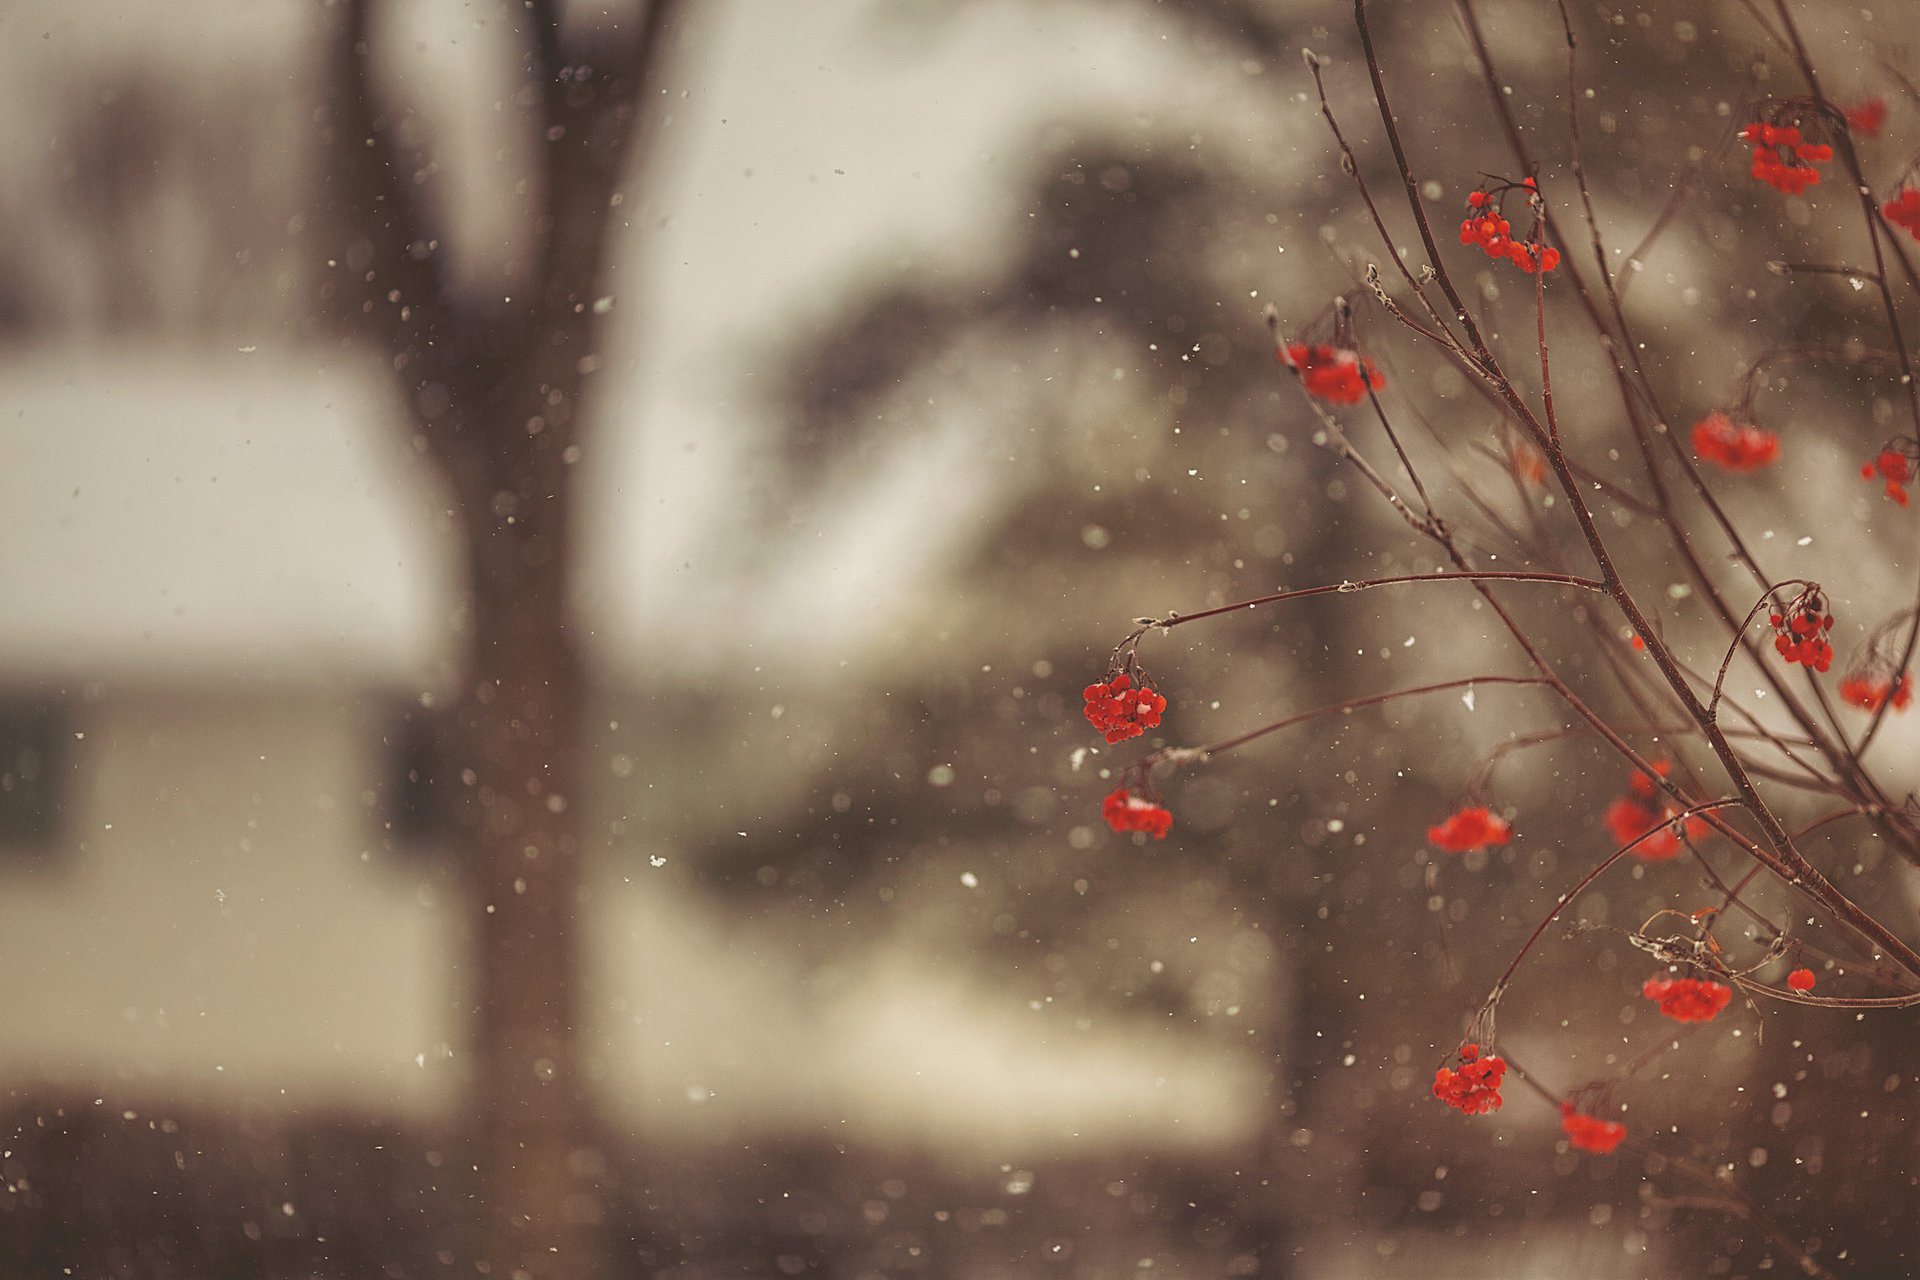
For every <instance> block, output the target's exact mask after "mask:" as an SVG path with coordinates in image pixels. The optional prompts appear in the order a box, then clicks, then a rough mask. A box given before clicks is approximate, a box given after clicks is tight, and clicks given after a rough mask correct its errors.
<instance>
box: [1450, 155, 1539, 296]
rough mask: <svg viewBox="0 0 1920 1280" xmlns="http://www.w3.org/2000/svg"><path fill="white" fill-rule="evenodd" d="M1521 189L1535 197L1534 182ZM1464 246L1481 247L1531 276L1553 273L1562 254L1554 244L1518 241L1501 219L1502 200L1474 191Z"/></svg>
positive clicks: (1462, 229)
mask: <svg viewBox="0 0 1920 1280" xmlns="http://www.w3.org/2000/svg"><path fill="white" fill-rule="evenodd" d="M1514 189H1515V188H1511V187H1509V188H1507V190H1514ZM1518 189H1520V190H1524V191H1526V192H1528V193H1529V194H1532V192H1533V191H1534V182H1533V179H1532V178H1528V179H1527V180H1526V181H1524V182H1522V183H1520V184H1519V188H1518ZM1460 243H1461V244H1477V245H1479V246H1480V249H1481V251H1482V252H1484V253H1485V254H1486V255H1487V256H1488V257H1489V258H1505V259H1506V260H1507V261H1509V262H1511V263H1513V265H1514V266H1516V267H1519V268H1520V269H1521V270H1522V271H1524V272H1526V273H1527V274H1528V275H1532V274H1533V273H1534V272H1536V271H1551V270H1553V269H1554V268H1555V267H1557V266H1559V265H1560V251H1559V250H1558V249H1556V248H1554V247H1553V246H1552V245H1543V244H1537V243H1535V242H1534V241H1532V240H1515V239H1514V238H1513V224H1512V223H1511V222H1508V221H1507V220H1506V219H1505V218H1503V217H1501V216H1500V207H1499V203H1498V198H1497V197H1496V196H1494V195H1491V194H1489V193H1488V192H1485V191H1474V192H1471V193H1469V194H1468V196H1467V216H1466V218H1465V219H1463V220H1462V221H1461V223H1460Z"/></svg>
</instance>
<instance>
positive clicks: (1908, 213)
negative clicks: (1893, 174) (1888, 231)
mask: <svg viewBox="0 0 1920 1280" xmlns="http://www.w3.org/2000/svg"><path fill="white" fill-rule="evenodd" d="M1880 216H1881V217H1883V218H1885V219H1886V220H1887V221H1888V222H1891V223H1892V224H1893V225H1894V226H1896V227H1900V228H1902V229H1903V230H1905V231H1906V233H1907V234H1908V235H1910V236H1912V237H1914V238H1915V239H1916V240H1920V187H1908V188H1906V189H1905V190H1903V191H1902V192H1901V193H1900V194H1899V195H1897V196H1895V197H1894V198H1893V199H1891V200H1889V201H1887V202H1886V203H1885V204H1883V205H1881V206H1880Z"/></svg>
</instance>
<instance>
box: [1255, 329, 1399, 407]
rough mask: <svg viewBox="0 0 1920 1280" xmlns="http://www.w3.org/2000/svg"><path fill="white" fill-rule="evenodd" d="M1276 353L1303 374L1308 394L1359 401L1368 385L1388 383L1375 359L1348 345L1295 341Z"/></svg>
mask: <svg viewBox="0 0 1920 1280" xmlns="http://www.w3.org/2000/svg"><path fill="white" fill-rule="evenodd" d="M1274 354H1275V355H1276V356H1278V357H1279V360H1280V363H1281V364H1284V365H1286V366H1287V367H1288V368H1289V369H1292V370H1293V371H1294V372H1295V373H1297V374H1299V375H1300V380H1301V381H1302V382H1304V383H1305V384H1306V387H1307V394H1308V395H1310V396H1314V397H1317V398H1318V399H1321V400H1325V401H1328V402H1329V403H1331V404H1359V403H1360V402H1361V401H1362V400H1364V399H1366V398H1367V388H1368V387H1372V388H1373V389H1374V390H1375V391H1378V390H1380V388H1382V387H1384V386H1386V385H1387V380H1386V379H1385V378H1383V377H1381V376H1380V371H1379V370H1378V369H1376V368H1374V367H1373V361H1371V360H1368V359H1366V358H1365V357H1363V356H1362V355H1361V354H1360V353H1359V352H1358V351H1352V350H1349V349H1347V348H1345V347H1334V346H1329V345H1327V344H1326V343H1324V342H1316V343H1312V344H1308V343H1305V342H1295V343H1291V344H1289V345H1288V346H1285V347H1281V348H1280V349H1279V350H1277V351H1276V352H1275V353H1274Z"/></svg>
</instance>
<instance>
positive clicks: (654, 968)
mask: <svg viewBox="0 0 1920 1280" xmlns="http://www.w3.org/2000/svg"><path fill="white" fill-rule="evenodd" d="M382 385H383V384H381V383H378V382H375V381H372V380H370V379H368V378H367V377H366V376H365V375H364V373H363V372H362V371H360V370H357V369H354V368H351V367H346V366H335V367H332V368H316V367H315V364H314V362H312V361H310V360H299V359H294V358H292V357H289V356H286V355H273V354H266V353H260V352H253V353H239V352H236V353H231V354H228V355H223V356H220V357H217V358H209V357H207V356H206V355H204V354H195V355H193V356H192V357H191V358H188V357H185V356H183V355H182V354H181V353H178V352H153V353H145V354H134V355H128V354H116V355H114V356H112V357H111V358H107V357H105V356H103V355H101V354H100V353H97V352H91V351H74V352H68V353H60V354H46V353H42V354H38V355H36V356H34V357H33V358H32V359H23V360H16V361H14V362H12V363H11V364H9V365H7V366H5V367H0V401H3V402H4V403H5V405H6V406H7V407H8V409H9V410H10V412H8V413H7V414H6V415H5V417H4V422H3V423H0V438H3V439H4V445H3V448H4V455H5V456H6V457H7V459H8V460H9V466H8V467H7V468H6V470H5V471H4V473H0V521H4V522H5V524H6V526H7V528H6V547H7V550H6V552H5V553H4V555H0V599H5V600H7V601H8V602H9V604H10V607H9V608H8V610H7V611H6V613H5V615H4V618H0V690H4V695H5V696H4V702H3V703H0V706H3V707H4V714H3V715H0V733H4V735H5V737H4V749H5V756H4V769H3V771H0V822H3V823H4V824H5V825H4V827H3V828H0V831H4V837H5V845H4V864H0V885H3V886H4V888H3V890H0V965H5V966H6V967H7V969H8V971H9V972H12V973H14V974H15V975H17V980H16V981H14V982H11V983H7V984H4V986H0V1025H4V1026H6V1027H7V1028H8V1029H9V1034H8V1035H7V1036H6V1037H5V1038H4V1040H0V1085H3V1086H5V1087H7V1088H10V1089H14V1090H31V1089H33V1088H39V1087H56V1088H57V1087H61V1086H65V1087H67V1088H72V1087H80V1088H84V1089H86V1090H88V1091H93V1092H101V1091H105V1092H114V1091H118V1094H119V1096H122V1097H124V1098H126V1099H128V1100H130V1101H131V1100H139V1101H140V1102H142V1103H151V1102H153V1101H154V1100H157V1099H160V1100H163V1099H168V1098H192V1099H205V1100H211V1101H215V1102H219V1103H242V1102H244V1103H246V1104H249V1105H268V1106H273V1107H296V1108H297V1107H304V1106H311V1105H319V1104H325V1103H332V1104H341V1105H345V1106H348V1107H354V1108H361V1109H368V1110H375V1111H381V1112H390V1113H392V1112H397V1113H400V1114H420V1115H423V1116H431V1115H434V1114H445V1113H446V1109H448V1108H450V1107H453V1106H455V1105H457V1099H458V1097H459V1094H460V1092H461V1086H462V1083H463V1081H464V1061H463V1056H462V1047H461V1046H462V1044H463V1040H464V1037H465V1035H466V1033H467V1027H468V1016H469V1015H468V1011H469V1009H470V1006H471V1001H470V1000H469V999H468V998H467V995H466V988H465V986H464V975H465V974H466V973H467V972H469V971H470V970H469V968H468V966H467V963H466V961H467V956H466V952H465V948H466V946H467V944H468V932H467V929H466V913H467V911H469V910H470V909H471V908H470V905H469V903H468V902H467V900H466V898H465V896H464V890H463V886H462V885H461V882H460V879H459V876H458V872H457V856H458V855H457V849H456V848H449V847H447V842H446V841H445V839H444V837H443V833H441V832H439V831H437V830H435V829H434V827H433V825H432V823H431V821H430V818H429V817H427V815H431V814H432V813H433V812H435V811H436V807H435V806H433V805H431V804H424V803H422V802H421V793H420V789H421V788H422V787H424V786H430V785H431V784H432V782H433V781H434V780H433V779H431V778H428V777H425V776H423V771H424V770H426V769H427V768H428V765H427V763H426V762H427V761H428V759H430V753H429V752H428V751H427V750H426V749H425V743H424V740H423V737H422V735H421V733H420V731H419V730H420V726H422V725H423V724H425V723H426V720H427V717H428V715H429V714H430V713H429V710H428V708H429V706H430V704H432V703H433V702H434V701H435V699H436V697H443V696H444V694H445V693H446V691H447V690H448V689H449V688H450V687H451V684H452V681H453V680H455V679H456V678H457V676H456V674H455V670H454V666H453V658H454V654H455V652H456V645H455V640H456V629H457V627H458V625H459V611H460V608H461V604H460V601H459V599H458V596H457V593H456V591H455V590H454V587H453V584H454V582H455V580H456V579H455V572H454V571H455V565H454V547H453V541H452V537H451V531H450V520H451V516H450V514H449V513H447V512H446V511H445V510H444V509H443V508H442V507H441V506H440V505H439V504H438V503H437V502H436V495H435V492H434V490H433V487H432V484H431V482H430V478H429V476H430V473H429V472H428V470H427V469H426V468H425V467H424V466H422V465H420V464H419V462H418V461H417V459H415V458H414V457H413V456H412V454H411V451H410V450H409V448H408V447H407V443H406V437H405V435H404V433H403V432H401V431H399V430H398V429H397V428H396V427H395V425H394V423H393V421H392V410H391V406H390V405H388V404H387V403H386V401H385V400H384V399H383V397H382V395H381V393H380V390H379V388H380V387H381V386H382ZM673 696H674V695H672V693H671V692H669V693H668V694H666V695H665V700H666V701H671V700H672V697H673ZM655 699H656V703H657V702H659V701H660V700H661V696H660V695H659V694H657V693H656V695H655ZM636 701H637V696H636V695H634V694H621V693H619V692H617V691H609V692H608V693H607V695H606V697H605V703H606V705H607V706H608V707H609V708H611V710H610V712H609V716H608V719H607V724H608V725H609V726H610V727H609V729H608V732H607V736H608V745H607V746H606V747H605V749H604V752H602V753H601V754H602V755H603V756H604V759H605V760H606V767H605V768H604V769H598V770H596V774H597V776H598V777H599V778H600V780H601V781H600V786H601V788H602V792H601V794H599V795H597V796H593V797H589V798H588V800H587V803H588V804H589V805H590V807H591V808H592V809H593V810H594V811H596V812H600V813H603V814H605V815H606V818H605V821H604V822H603V823H601V829H603V830H605V831H607V833H608V836H607V841H606V846H605V848H604V849H603V850H602V853H601V856H600V857H599V859H598V861H597V874H596V877H595V881H594V886H593V893H592V896H591V898H590V901H589V903H588V918H589V937H590V939H591V946H592V954H591V956H590V959H589V965H590V969H591V971H592V973H593V988H592V989H593V996H592V999H591V1003H590V1010H589V1012H590V1016H591V1017H592V1018H593V1023H592V1025H591V1026H590V1027H589V1028H588V1029H587V1031H588V1034H587V1039H588V1043H589V1045H590V1046H591V1049H590V1052H591V1056H592V1058H593V1061H594V1063H595V1074H596V1075H597V1077H598V1078H599V1080H600V1081H601V1082H602V1086H603V1088H604V1090H605V1103H606V1105H607V1107H608V1109H609V1111H610V1112H612V1113H613V1114H615V1115H617V1116H625V1117H626V1118H627V1119H628V1120H629V1121H631V1122H632V1123H633V1124H634V1125H636V1126H645V1127H658V1128H664V1129H667V1130H685V1131H689V1132H699V1131H703V1130H710V1129H715V1128H717V1129H718V1130H720V1131H725V1132H745V1133H751V1132H754V1131H762V1130H774V1131H793V1130H807V1131H813V1130H817V1129H819V1128H820V1127H821V1126H827V1127H830V1128H831V1129H833V1130H834V1131H837V1132H854V1133H862V1134H865V1135H866V1136H878V1137H881V1138H882V1139H886V1138H888V1137H896V1138H898V1139H900V1140H904V1141H910V1142H913V1143H916V1144H919V1143H927V1142H931V1143H934V1144H936V1145H938V1144H942V1143H953V1142H958V1143H962V1144H968V1145H970V1144H977V1143H983V1142H984V1143H988V1144H1000V1145H1001V1146H1002V1147H1004V1148H1005V1149H1007V1150H1010V1151H1034V1150H1041V1151H1044V1150H1046V1149H1048V1148H1050V1147H1053V1146H1055V1145H1057V1144H1061V1143H1067V1144H1070V1145H1072V1144H1080V1143H1094V1144H1097V1143H1099V1142H1100V1141H1101V1140H1102V1136H1103V1135H1104V1136H1106V1137H1110V1138H1124V1140H1127V1141H1135V1140H1138V1138H1139V1137H1140V1136H1141V1135H1142V1133H1143V1132H1144V1133H1147V1134H1152V1135H1157V1139H1158V1140H1162V1141H1166V1142H1170V1143H1173V1144H1176V1145H1183V1146H1184V1145H1187V1144H1189V1143H1201V1144H1205V1143H1208V1142H1211V1141H1218V1140H1222V1139H1224V1138H1226V1137H1228V1136H1230V1135H1231V1134H1233V1133H1234V1132H1235V1131H1236V1129H1237V1128H1238V1127H1240V1126H1241V1125H1243V1124H1244V1123H1246V1122H1247V1121H1248V1119H1249V1118H1250V1116H1251V1114H1252V1111H1251V1109H1252V1107H1253V1106H1254V1101H1255V1098H1256V1097H1257V1087H1256V1085H1255V1081H1254V1077H1253V1076H1252V1074H1251V1071H1250V1065H1251V1064H1248V1063H1245V1062H1243V1061H1240V1060H1238V1059H1236V1058H1234V1057H1232V1056H1230V1055H1228V1054H1224V1053H1222V1052H1221V1051H1220V1050H1219V1048H1217V1047H1208V1046H1204V1045H1193V1044H1182V1043H1180V1042H1178V1040H1177V1039H1176V1038H1175V1037H1174V1036H1173V1035H1172V1034H1167V1035H1148V1036H1146V1037H1142V1036H1141V1035H1139V1034H1138V1033H1137V1031H1135V1032H1129V1031H1127V1030H1124V1029H1122V1028H1120V1027H1118V1026H1116V1027H1113V1028H1111V1029H1108V1028H1101V1029H1099V1030H1097V1031H1089V1030H1088V1029H1086V1028H1079V1029H1071V1030H1066V1029H1063V1024H1062V1023H1061V1020H1059V1019H1055V1020H1052V1021H1049V1020H1048V1019H1045V1018H1040V1017H1035V1016H1034V1014H1033V1012H1032V1011H1031V1010H1030V1009H1029V1008H1028V1007H1027V1003H1026V1001H1025V999H1024V998H1023V997H1022V996H1021V995H1019V994H1018V993H1014V992H996V991H993V990H991V989H988V988H987V987H984V986H982V985H981V983H980V980H979V979H978V978H976V977H970V976H969V975H967V974H965V973H953V972H950V971H944V970H942V968H941V967H940V965H939V962H937V961H936V960H934V959H933V958H931V957H929V956H926V955H920V956H916V954H915V953H914V951H913V948H912V946H911V936H912V931H911V930H910V929H908V930H903V931H901V933H900V934H899V935H897V936H895V937H892V938H889V939H883V940H876V941H873V942H869V943H865V944H862V943H860V942H858V941H855V942H853V943H849V944H846V945H845V946H844V947H843V949H842V954H840V955H839V956H838V957H837V958H836V960H835V964H834V970H835V979H834V981H833V982H832V983H831V984H828V986H827V987H826V988H822V987H821V985H820V984H817V983H815V982H813V981H811V980H810V979H809V978H808V977H807V976H806V974H805V973H804V972H802V971H801V970H802V966H800V965H798V964H797V963H796V961H795V960H794V958H793V957H794V955H795V954H796V951H795V948H796V946H797V945H798V944H799V942H800V938H799V936H798V931H803V930H804V929H805V928H806V927H807V925H806V924H805V922H804V921H802V920H799V919H795V920H794V921H792V922H791V923H789V924H788V925H785V926H772V927H766V926H764V925H763V926H762V927H758V928H748V927H746V926H743V925H742V924H741V923H740V922H735V921H729V919H728V918H727V915H726V907H725V904H724V903H721V902H716V901H713V900H711V899H709V898H705V897H703V896H702V894H701V893H700V891H699V889H698V886H697V885H696V884H694V883H693V880H692V877H690V876H687V875H685V874H684V871H685V867H684V863H685V858H684V857H683V853H682V850H681V849H680V848H676V847H673V842H674V841H675V840H676V839H688V840H689V842H690V843H694V844H697V843H698V839H697V838H696V837H694V834H693V833H694V831H696V830H697V828H698V827H699V826H700V825H701V821H702V819H700V818H698V817H695V818H692V819H689V818H688V817H687V816H686V815H685V814H678V815H676V814H675V813H673V812H671V810H672V809H673V807H674V806H675V805H677V804H680V803H682V802H681V801H679V800H677V799H676V798H674V797H673V796H672V795H670V794H663V793H666V792H669V791H671V790H672V789H671V788H669V787H666V786H662V787H661V788H659V789H657V790H656V789H655V788H654V787H653V786H652V785H650V784H651V782H652V781H654V780H655V778H656V777H657V776H658V775H655V774H653V773H651V772H650V770H651V769H652V768H653V767H654V765H653V762H654V761H656V760H658V761H660V762H661V763H660V764H659V766H658V767H659V768H661V769H664V770H666V771H669V772H671V771H673V770H676V769H678V770H683V771H694V772H705V771H712V770H719V769H724V768H726V767H727V762H728V760H729V759H730V758H732V757H735V756H738V755H739V754H740V753H739V752H738V750H737V749H733V748H728V747H726V746H724V745H721V744H719V743H714V744H712V748H713V751H714V755H713V756H711V757H707V758H704V759H695V760H689V759H688V758H687V755H688V753H689V751H694V752H698V751H700V750H704V748H701V747H698V746H697V744H689V743H687V742H685V741H682V742H680V743H678V744H677V745H676V748H675V750H674V751H673V752H671V753H669V752H668V751H667V750H666V749H665V747H664V745H663V744H662V743H661V742H658V741H655V742H653V743H652V745H651V747H650V746H649V745H648V743H647V739H646V738H645V737H644V735H643V736H642V738H640V739H638V740H636V739H635V738H634V737H633V723H634V722H635V721H642V720H644V719H646V718H647V717H649V716H650V717H653V718H655V719H658V718H659V717H660V716H661V715H662V714H663V713H662V710H661V707H660V706H659V705H655V706H653V707H651V708H649V709H647V710H646V712H645V715H630V716H628V717H627V725H626V727H625V731H624V732H622V730H621V729H620V727H619V726H620V721H621V713H620V708H621V707H623V706H627V707H634V708H635V710H639V709H640V708H638V707H637V706H636ZM752 754H753V753H752V752H748V753H747V755H748V756H751V755H752ZM669 757H671V758H669ZM636 761H638V763H637V764H636ZM737 763H740V764H741V765H742V766H743V767H741V768H740V769H739V771H738V777H737V779H736V781H735V783H734V784H733V785H732V786H731V787H730V788H721V790H723V791H724V790H731V791H732V792H733V793H734V794H736V795H738V796H739V797H740V801H741V804H742V806H743V811H744V809H745V806H749V805H753V804H754V801H755V796H756V794H758V793H762V792H766V791H769V790H771V791H778V790H779V789H780V788H782V787H783V786H785V785H786V783H785V781H784V780H782V779H781V778H779V777H778V776H776V774H777V768H778V766H777V763H776V762H775V761H774V760H773V759H771V758H769V759H766V760H741V761H738V762H737ZM769 766H770V767H769ZM649 809H653V810H656V811H659V812H656V813H655V814H654V815H653V816H651V817H650V816H649V814H648V810H649ZM705 820H706V821H708V822H721V823H726V824H728V825H731V824H732V823H733V822H734V821H735V820H736V819H735V817H734V816H733V815H728V814H722V813H714V814H710V815H708V816H707V818H706V819H705ZM737 820H738V821H740V822H745V821H746V819H745V818H744V817H740V818H738V819H737ZM950 892H951V894H954V895H966V894H968V892H969V891H968V889H967V887H966V886H964V885H961V884H959V883H957V882H956V883H955V884H953V885H952V886H951V889H950ZM900 909H901V911H902V912H903V913H904V912H908V911H911V910H913V909H914V908H913V907H912V906H911V905H909V904H908V903H906V902H902V904H901V908H900ZM922 909H925V907H924V906H923V907H922ZM940 909H946V910H950V909H952V908H951V906H948V907H943V908H940ZM848 1126H850V1129H849V1128H848ZM1075 1135H1078V1136H1077V1137H1076V1136H1075Z"/></svg>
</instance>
